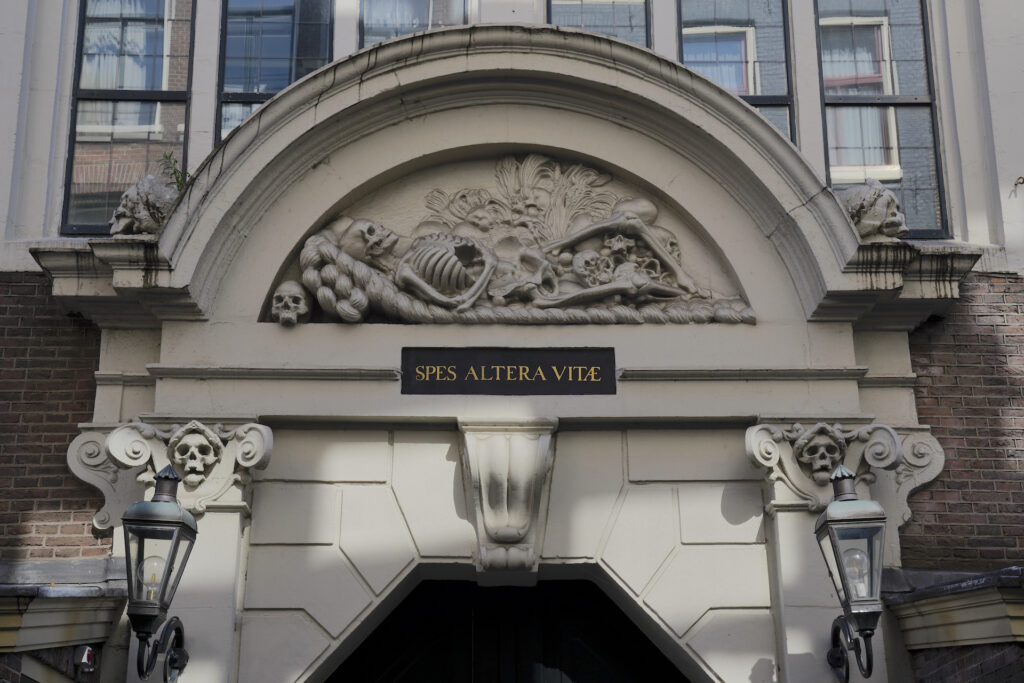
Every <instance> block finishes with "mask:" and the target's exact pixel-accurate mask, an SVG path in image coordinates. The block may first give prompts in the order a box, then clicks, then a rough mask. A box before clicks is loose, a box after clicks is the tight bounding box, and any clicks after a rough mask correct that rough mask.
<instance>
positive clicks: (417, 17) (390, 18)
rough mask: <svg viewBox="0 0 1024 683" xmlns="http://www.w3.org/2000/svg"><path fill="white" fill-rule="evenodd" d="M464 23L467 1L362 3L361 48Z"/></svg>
mask: <svg viewBox="0 0 1024 683" xmlns="http://www.w3.org/2000/svg"><path fill="white" fill-rule="evenodd" d="M465 23H466V0H362V17H361V22H360V45H362V47H368V46H370V45H376V44H377V43H379V42H382V41H385V40H389V39H391V38H397V37H398V36H404V35H407V34H409V33H416V32H417V31H426V30H428V29H432V28H443V27H445V26H459V25H461V24H465Z"/></svg>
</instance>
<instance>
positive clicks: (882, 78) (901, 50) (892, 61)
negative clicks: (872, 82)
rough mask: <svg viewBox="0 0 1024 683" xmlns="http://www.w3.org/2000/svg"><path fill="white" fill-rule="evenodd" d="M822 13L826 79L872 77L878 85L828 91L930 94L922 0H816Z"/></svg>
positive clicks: (849, 93)
mask: <svg viewBox="0 0 1024 683" xmlns="http://www.w3.org/2000/svg"><path fill="white" fill-rule="evenodd" d="M818 15H819V20H820V24H821V47H822V70H823V74H824V76H825V78H826V80H827V79H828V78H829V77H830V76H831V77H833V78H839V77H842V78H847V79H848V78H850V77H854V76H859V77H861V78H865V79H869V78H871V77H872V76H873V77H874V78H875V79H876V80H877V81H878V84H879V86H878V89H867V90H856V89H853V90H838V91H835V92H830V93H829V94H843V95H856V94H875V93H876V92H877V93H884V94H887V95H927V94H928V76H927V68H926V64H925V47H924V25H923V23H922V14H921V3H920V2H919V1H917V0H818ZM826 64H827V65H828V66H826ZM830 72H831V73H830ZM828 85H829V84H828V83H826V86H828ZM840 85H841V84H840ZM846 85H849V83H846Z"/></svg>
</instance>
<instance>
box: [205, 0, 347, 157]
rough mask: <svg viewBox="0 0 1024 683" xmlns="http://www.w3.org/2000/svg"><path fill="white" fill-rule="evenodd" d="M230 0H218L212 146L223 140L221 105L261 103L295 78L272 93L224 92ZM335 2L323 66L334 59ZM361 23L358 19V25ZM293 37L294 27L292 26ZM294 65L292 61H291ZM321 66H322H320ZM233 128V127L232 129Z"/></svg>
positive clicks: (332, 7) (332, 3)
mask: <svg viewBox="0 0 1024 683" xmlns="http://www.w3.org/2000/svg"><path fill="white" fill-rule="evenodd" d="M230 1H231V0H221V2H220V46H219V51H218V55H217V104H216V107H215V110H214V117H213V118H214V121H213V127H214V138H213V141H214V146H216V145H219V144H220V143H221V142H223V140H224V138H223V136H222V135H221V121H222V120H223V118H222V117H223V106H224V104H227V103H232V102H236V103H242V104H259V105H262V104H263V103H264V102H266V101H268V100H270V99H271V98H273V97H275V96H276V95H277V93H279V92H281V90H284V89H287V88H288V87H289V86H290V85H291V84H292V83H294V82H295V81H296V80H298V79H295V78H292V80H290V81H289V82H288V85H286V86H285V87H284V88H282V89H281V90H278V91H277V92H272V93H246V92H231V93H229V92H224V71H225V65H226V61H225V60H226V53H227V41H228V2H230ZM336 4H337V3H335V2H330V3H329V5H330V10H331V14H330V18H329V19H328V20H327V26H328V29H327V61H326V62H324V66H326V65H327V64H330V63H331V62H333V61H334V23H335V22H334V9H335V5H336ZM292 15H293V16H296V14H295V0H292ZM296 24H298V21H293V26H294V25H296ZM361 24H362V22H361V20H360V25H361ZM292 35H293V37H294V28H293V34H292ZM293 65H294V62H293ZM320 68H323V67H320ZM303 78H305V77H303ZM232 130H234V129H232Z"/></svg>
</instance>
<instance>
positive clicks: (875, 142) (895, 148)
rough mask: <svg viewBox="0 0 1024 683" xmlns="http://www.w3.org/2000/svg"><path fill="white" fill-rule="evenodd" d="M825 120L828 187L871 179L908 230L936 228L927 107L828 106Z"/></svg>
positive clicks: (935, 178)
mask: <svg viewBox="0 0 1024 683" xmlns="http://www.w3.org/2000/svg"><path fill="white" fill-rule="evenodd" d="M826 119H827V121H828V128H829V130H828V140H829V143H828V145H829V164H830V166H831V173H832V185H833V187H835V188H840V187H842V186H844V185H846V184H853V183H863V182H864V181H865V180H866V179H867V178H875V179H877V180H879V181H881V182H882V184H883V185H885V186H886V187H888V188H889V189H890V190H892V191H893V192H894V193H895V194H896V197H897V198H898V199H899V200H900V204H901V206H902V207H903V213H904V214H906V217H907V225H908V226H909V227H910V229H911V231H915V230H916V231H936V230H940V229H941V227H942V223H941V216H940V213H939V193H938V174H937V171H936V165H935V145H934V140H935V135H934V131H933V127H932V115H931V108H930V107H928V106H913V105H912V106H901V107H841V106H829V107H826ZM855 126H859V129H858V130H853V128H854V127H855Z"/></svg>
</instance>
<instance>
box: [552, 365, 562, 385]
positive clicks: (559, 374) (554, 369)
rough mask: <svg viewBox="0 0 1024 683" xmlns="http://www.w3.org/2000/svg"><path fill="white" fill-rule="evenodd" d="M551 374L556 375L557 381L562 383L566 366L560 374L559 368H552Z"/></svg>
mask: <svg viewBox="0 0 1024 683" xmlns="http://www.w3.org/2000/svg"><path fill="white" fill-rule="evenodd" d="M551 372H553V373H555V379H557V380H558V381H559V382H561V381H562V375H564V374H565V366H564V365H563V366H562V371H561V372H559V371H558V366H555V365H552V366H551Z"/></svg>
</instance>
